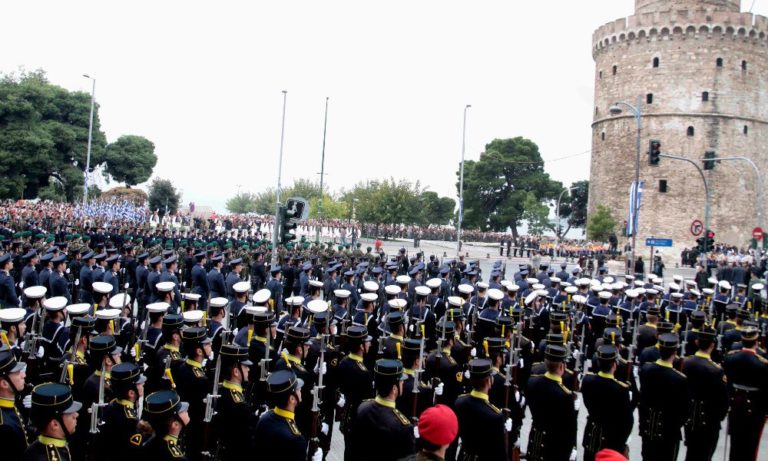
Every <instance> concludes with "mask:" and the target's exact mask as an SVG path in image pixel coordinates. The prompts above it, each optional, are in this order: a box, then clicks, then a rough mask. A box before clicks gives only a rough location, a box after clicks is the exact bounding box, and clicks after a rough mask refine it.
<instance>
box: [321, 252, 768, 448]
mask: <svg viewBox="0 0 768 461" xmlns="http://www.w3.org/2000/svg"><path fill="white" fill-rule="evenodd" d="M362 242H363V248H365V247H366V246H367V245H371V246H372V241H369V240H365V239H363V240H362ZM401 247H405V248H406V249H407V250H408V253H409V254H415V253H416V252H417V251H424V253H425V255H426V257H427V258H429V255H430V254H434V255H435V256H436V257H438V258H441V259H444V258H446V257H447V258H452V257H455V256H456V245H455V243H451V242H435V241H426V240H422V241H421V245H420V248H414V247H413V241H412V240H402V241H387V242H384V250H385V252H386V253H387V254H388V255H392V256H393V255H396V254H397V253H398V251H399V249H400V248H401ZM462 251H463V252H464V253H465V254H466V253H468V254H469V257H468V258H469V259H477V260H478V261H479V263H480V267H481V269H482V270H483V274H486V275H487V274H489V273H490V271H491V267H492V265H493V263H494V262H495V261H496V260H498V259H502V260H503V261H506V262H507V275H508V276H509V277H511V275H512V274H513V273H514V272H515V270H516V269H515V268H516V267H517V264H521V263H524V262H528V260H527V259H523V258H511V259H508V258H506V257H503V258H500V257H499V248H498V245H492V246H489V245H488V244H471V243H469V244H465V245H464V248H463V249H462ZM561 261H563V260H562V258H561V259H558V260H556V261H555V262H556V263H558V264H559V263H560V262H561ZM573 267H575V264H573V263H570V264H569V265H568V268H567V270H568V271H570V270H571V269H572V268H573ZM612 267H613V266H612ZM615 267H616V270H611V271H610V272H611V273H616V272H617V271H618V270H620V269H621V268H622V267H623V266H622V265H621V264H620V263H619V264H616V265H615ZM694 272H695V271H694V270H693V269H691V268H671V269H669V270H667V273H665V274H664V279H665V282H667V283H668V282H669V281H671V280H672V276H673V275H676V274H680V275H683V277H685V278H692V277H693V275H694ZM579 400H581V396H579ZM578 418H579V423H578V427H579V433H578V438H577V440H578V442H579V447H578V450H579V451H578V459H582V456H583V449H582V447H581V439H582V437H583V430H584V427H585V426H586V419H587V412H586V409H585V408H584V407H583V405H582V408H581V410H580V411H579V416H578ZM637 418H638V416H637V411H636V412H635V427H634V430H633V432H632V436H631V438H630V441H629V452H630V459H634V460H639V459H641V448H642V445H641V444H642V441H641V439H640V435H639V434H638V429H637V428H638V424H637ZM530 423H531V418H530V412H528V416H527V417H526V418H525V420H524V423H523V430H522V440H521V446H522V449H523V452H525V448H526V446H527V444H528V432H529V431H530ZM725 426H726V423H725V421H724V422H723V427H722V429H721V431H720V437H719V439H718V444H717V451H716V452H715V455H714V457H713V458H712V459H713V460H717V461H719V460H723V461H725V460H726V459H727V454H726V452H725V443H726V437H725V432H726V427H725ZM333 430H334V436H333V443H332V447H331V452H330V453H329V454H328V457H327V459H328V460H329V461H343V459H344V437H343V436H342V435H341V433H340V432H339V431H338V424H335V425H334V429H333ZM728 443H729V444H730V440H728ZM373 449H375V448H373ZM685 452H686V448H685V444H684V442H681V446H680V453H679V455H678V459H679V460H683V459H685ZM759 453H760V458H759V459H768V433H766V432H763V438H762V439H761V443H760V451H759Z"/></svg>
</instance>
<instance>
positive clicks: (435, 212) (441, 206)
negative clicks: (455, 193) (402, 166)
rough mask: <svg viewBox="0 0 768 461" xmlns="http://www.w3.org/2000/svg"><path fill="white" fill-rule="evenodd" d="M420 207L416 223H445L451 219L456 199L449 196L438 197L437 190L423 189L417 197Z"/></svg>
mask: <svg viewBox="0 0 768 461" xmlns="http://www.w3.org/2000/svg"><path fill="white" fill-rule="evenodd" d="M418 201H419V206H420V208H421V214H420V217H421V220H420V221H419V222H418V224H421V225H429V224H440V225H445V224H448V223H450V222H451V221H452V220H453V212H454V210H455V209H456V200H454V199H452V198H450V197H440V196H438V195H437V192H432V191H429V190H428V191H424V192H422V193H421V195H419V197H418Z"/></svg>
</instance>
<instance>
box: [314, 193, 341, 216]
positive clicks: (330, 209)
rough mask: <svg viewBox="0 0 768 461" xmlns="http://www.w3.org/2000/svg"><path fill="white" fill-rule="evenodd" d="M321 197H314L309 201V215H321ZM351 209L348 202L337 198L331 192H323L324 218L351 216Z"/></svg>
mask: <svg viewBox="0 0 768 461" xmlns="http://www.w3.org/2000/svg"><path fill="white" fill-rule="evenodd" d="M319 205H320V198H319V197H313V198H312V199H310V201H309V217H310V218H312V219H316V218H318V217H319V215H318V212H319V211H320V206H319ZM349 213H350V209H349V204H348V203H347V202H343V201H340V200H336V199H334V198H333V196H331V195H330V194H325V193H324V194H323V209H322V214H323V218H324V219H345V218H347V217H349Z"/></svg>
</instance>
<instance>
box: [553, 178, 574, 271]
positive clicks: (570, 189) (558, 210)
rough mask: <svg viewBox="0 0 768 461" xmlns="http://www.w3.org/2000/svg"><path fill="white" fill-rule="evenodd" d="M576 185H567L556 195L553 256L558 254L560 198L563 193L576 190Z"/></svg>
mask: <svg viewBox="0 0 768 461" xmlns="http://www.w3.org/2000/svg"><path fill="white" fill-rule="evenodd" d="M576 189H578V187H569V188H568V189H563V191H562V192H560V195H558V196H557V208H555V215H556V216H557V232H556V233H555V256H560V248H559V244H560V231H561V230H562V226H561V225H560V200H562V198H563V194H564V193H566V192H570V191H572V190H576Z"/></svg>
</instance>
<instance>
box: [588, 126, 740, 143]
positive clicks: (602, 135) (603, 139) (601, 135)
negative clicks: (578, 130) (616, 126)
mask: <svg viewBox="0 0 768 461" xmlns="http://www.w3.org/2000/svg"><path fill="white" fill-rule="evenodd" d="M744 128H746V127H744ZM600 140H601V141H605V131H603V132H602V133H600Z"/></svg>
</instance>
